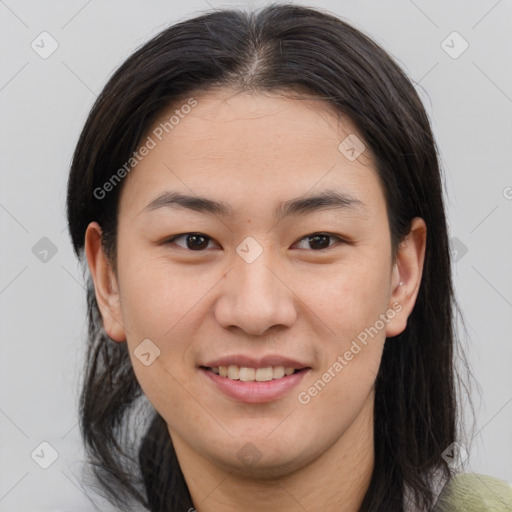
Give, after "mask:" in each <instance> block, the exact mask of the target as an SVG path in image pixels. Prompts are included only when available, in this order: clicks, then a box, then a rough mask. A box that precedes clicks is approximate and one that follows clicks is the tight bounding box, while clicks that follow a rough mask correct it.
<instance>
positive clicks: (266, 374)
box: [198, 358, 312, 404]
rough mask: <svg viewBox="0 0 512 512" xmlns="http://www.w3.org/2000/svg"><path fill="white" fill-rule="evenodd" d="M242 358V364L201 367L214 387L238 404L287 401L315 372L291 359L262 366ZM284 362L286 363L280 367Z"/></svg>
mask: <svg viewBox="0 0 512 512" xmlns="http://www.w3.org/2000/svg"><path fill="white" fill-rule="evenodd" d="M238 359H239V360H238V361H237V362H239V363H240V365H236V364H230V363H231V362H232V361H230V362H228V361H222V362H223V363H224V364H218V363H217V364H211V366H206V365H202V366H199V368H198V369H199V371H200V372H201V374H203V375H204V376H205V377H206V378H207V379H208V380H207V383H209V385H210V387H211V385H212V384H213V389H214V390H215V391H220V392H221V393H222V394H223V395H224V396H225V397H228V398H230V399H232V400H233V399H234V400H235V401H237V402H245V403H253V404H254V403H263V402H271V401H274V400H278V399H282V398H285V397H286V396H287V395H289V393H290V392H291V390H292V389H293V388H294V387H296V386H298V385H299V383H300V382H301V381H302V379H303V378H304V377H305V376H306V375H307V374H308V373H309V371H310V370H312V368H311V367H309V366H303V365H302V364H300V363H297V362H295V361H290V360H282V359H280V360H274V364H272V362H271V361H266V362H265V361H263V364H262V362H259V363H256V362H254V361H248V360H245V361H244V360H242V361H241V360H240V359H242V358H238ZM251 362H252V366H251ZM283 362H284V363H285V364H279V363H283ZM228 363H229V364H228ZM285 365H286V366H285ZM292 365H293V366H292Z"/></svg>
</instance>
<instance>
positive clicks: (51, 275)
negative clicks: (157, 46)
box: [0, 0, 512, 512]
mask: <svg viewBox="0 0 512 512" xmlns="http://www.w3.org/2000/svg"><path fill="white" fill-rule="evenodd" d="M296 3H302V2H296ZM304 3H305V2H304ZM305 4H306V3H305ZM261 5H263V3H262V2H251V3H249V2H237V3H235V2H228V3H220V2H217V1H216V0H208V2H207V1H206V0H188V1H187V2H169V1H162V0H153V1H151V2H143V1H142V0H138V1H134V0H130V1H127V0H111V1H109V2H101V1H99V0H89V1H85V0H68V1H66V2H58V1H43V2H36V1H24V0H5V1H0V22H1V30H0V56H1V66H0V108H1V110H0V112H1V117H0V130H1V131H0V158H1V173H2V177H1V180H2V181H1V188H0V222H1V241H2V243H1V246H0V247H1V265H0V307H1V314H2V316H1V327H0V329H1V358H0V454H1V457H0V511H5V512H28V511H34V510H38V511H50V510H53V511H55V510H74V511H89V510H100V509H101V510H107V509H108V506H107V505H105V504H104V503H101V502H100V501H99V500H98V499H96V498H95V503H96V505H93V504H92V503H91V502H90V501H88V499H87V498H86V496H85V494H84V492H83V490H82V489H81V484H80V479H79V468H80V460H81V457H82V448H81V441H80V436H79V431H78V428H77V413H76V409H77V403H76V401H77V396H78V383H79V378H80V372H81V368H82V365H83V346H84V339H85V325H86V324H85V292H84V284H83V280H82V273H81V270H80V267H79V265H78V262H77V260H76V259H75V257H74V254H73V252H72V249H71V244H70V241H69V238H68V233H67V230H66V220H65V196H66V181H67V174H68V170H69V164H70V159H71V156H72V152H73V150H74V146H75V144H76V142H77V139H78V136H79V133H80V131H81V129H82V126H83V123H84V121H85V118H86V116H87V114H88V111H89V109H90V108H91V106H92V104H93V102H94V100H95V98H96V96H97V95H98V93H99V92H100V91H101V89H102V87H103V86H104V85H105V83H106V81H107V79H108V77H109V76H110V75H111V74H112V72H113V71H114V70H115V69H116V68H117V67H118V66H119V65H120V64H121V63H122V61H124V59H125V58H127V57H128V56H129V55H130V54H131V53H132V52H133V51H134V50H135V49H136V48H137V47H138V46H140V45H141V44H143V43H144V42H145V41H147V40H148V39H149V38H150V37H152V36H153V35H155V34H156V33H158V32H159V31H160V30H162V29H163V28H165V27H167V26H168V25H169V24H171V23H173V22H176V21H178V20H181V19H184V18H187V17H190V16H192V15H194V14H199V13H200V12H204V11H207V10H210V9H211V8H212V7H214V8H219V7H225V6H244V7H246V8H247V7H257V6H261ZM307 5H310V6H313V7H315V6H316V7H320V8H324V9H328V10H330V11H331V12H333V13H335V14H337V15H339V16H341V17H343V18H345V19H346V20H347V21H349V22H351V23H352V24H354V25H355V26H356V27H357V28H359V29H361V30H363V31H364V32H365V33H367V34H369V35H370V36H371V37H372V38H373V39H374V40H375V41H376V42H377V43H379V44H380V45H382V46H383V47H384V48H385V49H386V50H387V51H389V52H390V53H391V54H392V55H393V56H394V57H395V59H396V60H397V61H398V62H399V64H400V65H401V66H402V67H403V68H404V69H405V71H406V72H407V74H408V75H409V76H410V78H411V79H412V80H413V81H414V83H415V84H416V86H417V89H418V91H419V93H420V95H421V98H422V100H423V101H424V103H425V106H426V108H427V111H428V113H429V115H430V117H431V120H432V125H433V129H434V134H435V137H436V139H437V143H438V145H439V150H440V154H441V160H442V166H443V170H444V173H445V180H446V188H447V198H446V199H447V208H448V219H449V229H450V237H451V241H452V248H453V256H454V276H455V284H456V290H457V296H458V299H459V302H460V305H461V307H462V311H463V314H464V318H465V321H466V325H467V327H468V332H469V338H467V339H464V344H465V346H467V352H468V357H469V360H470V363H471V365H472V370H473V373H474V376H475V378H476V381H477V382H478V384H479V386H480V392H481V399H480V398H479V395H478V393H475V394H474V400H475V403H476V406H477V418H476V429H475V432H474V436H473V438H472V440H471V441H472V446H471V450H470V451H469V465H468V467H469V470H470V471H476V472H481V473H486V474H489V475H492V476H495V477H498V478H502V479H504V480H508V481H509V482H512V436H511V434H512V428H511V427H512V372H511V371H510V368H511V366H512V343H511V334H510V333H511V329H512V265H511V262H512V236H511V235H512V222H511V220H512V171H511V169H512V150H511V141H512V124H511V119H512V81H511V78H512V70H511V66H510V55H512V42H511V38H510V27H511V26H512V3H511V2H510V1H506V0H504V1H499V0H498V1H496V0H479V1H475V0H470V1H468V0H459V1H452V2H446V1H441V0H428V1H427V0H415V1H412V0H392V1H382V0H359V1H339V0H338V1H334V0H333V1H329V0H324V1H310V2H308V3H307ZM42 32H46V33H47V34H43V35H41V33H42ZM454 32H456V33H455V34H454ZM41 39H43V41H44V43H41ZM56 45H58V46H56ZM54 47H55V48H56V49H55V51H53V53H51V55H46V53H49V52H51V51H52V50H53V49H54ZM45 52H46V53H45ZM430 236H434V237H435V233H431V235H430ZM45 251H46V252H45ZM476 391H478V390H476ZM41 443H48V445H49V446H48V445H46V444H43V445H41ZM55 457H57V458H56V460H55V461H54V462H53V463H52V461H53V458H55ZM50 463H51V465H49V467H48V468H47V469H44V468H43V467H41V466H44V465H48V464H50Z"/></svg>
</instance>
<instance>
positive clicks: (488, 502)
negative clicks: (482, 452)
mask: <svg viewBox="0 0 512 512" xmlns="http://www.w3.org/2000/svg"><path fill="white" fill-rule="evenodd" d="M511 510H512V485H511V484H510V483H508V482H505V481H503V480H500V479H498V478H495V477H492V476H489V475H483V474H479V473H459V474H457V475H455V476H453V477H452V478H451V479H450V480H449V481H448V482H447V483H446V484H445V485H444V487H443V489H442V491H441V493H440V494H439V498H438V500H437V502H436V505H435V507H434V512H459V511H460V512H484V511H492V512H510V511H511Z"/></svg>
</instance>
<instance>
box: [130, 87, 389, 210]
mask: <svg viewBox="0 0 512 512" xmlns="http://www.w3.org/2000/svg"><path fill="white" fill-rule="evenodd" d="M190 105H194V106H193V107H190ZM149 141H151V144H149ZM145 143H147V145H148V146H149V145H151V146H152V149H151V150H150V151H148V152H147V154H146V156H144V158H142V159H141V161H140V163H138V164H137V165H136V167H134V168H133V170H132V171H131V172H130V173H129V175H128V177H127V183H125V184H124V187H123V188H124V189H126V190H123V193H122V196H124V199H123V197H122V202H125V204H129V205H133V206H134V207H136V208H138V209H139V210H141V209H142V208H144V207H145V206H146V205H147V204H148V203H149V202H150V201H151V200H154V198H155V193H156V192H157V191H159V192H160V193H161V192H163V191H164V190H171V191H176V190H177V191H181V192H186V193H187V194H189V195H190V194H192V195H193V194H197V195H201V196H209V197H211V196H212V192H213V193H214V195H216V196H217V197H218V198H219V199H220V198H221V196H222V199H223V200H225V199H226V198H228V200H229V197H232V198H238V199H239V200H243V199H244V197H245V200H250V201H252V202H254V201H258V202H259V203H260V204H262V205H264V204H266V202H267V201H271V202H272V203H273V204H274V201H273V199H275V200H276V201H277V200H279V201H280V202H283V201H286V199H287V197H288V196H290V197H292V196H293V197H296V196H300V195H305V194H307V193H308V192H313V191H314V189H315V188H319V189H320V188H321V189H322V190H326V189H329V188H335V189H337V190H340V187H341V188H343V191H345V192H347V193H348V194H349V195H352V196H358V195H362V196H367V200H368V201H370V202H374V203H375V201H378V200H379V197H371V196H372V195H373V196H379V195H380V196H381V197H380V200H382V199H383V196H382V193H381V192H382V191H381V190H380V183H379V180H378V175H377V173H376V171H375V167H374V164H373V158H372V155H371V152H370V149H369V148H367V147H365V146H364V143H363V141H362V138H361V136H359V135H358V134H357V130H356V129H355V127H354V126H353V125H352V123H351V122H350V120H349V119H348V118H346V117H345V116H342V115H340V114H339V113H338V112H336V111H335V110H334V109H333V107H332V106H330V105H328V104H327V103H326V102H325V101H321V100H318V99H313V98H312V97H304V96H301V97H298V96H297V94H295V95H292V96H291V95H290V93H289V92H286V93H261V92H258V93H255V92H242V93H241V92H237V91H233V90H230V89H218V90H213V91H208V92H200V93H197V94H191V95H190V96H189V97H187V98H184V99H182V100H181V101H180V102H174V104H173V105H172V106H170V107H168V108H167V109H165V110H164V111H162V112H161V114H160V115H159V117H158V118H157V120H156V121H155V122H154V123H153V124H152V126H151V127H150V128H149V130H147V132H146V134H145V135H144V136H143V137H142V145H144V144H145ZM347 149H348V150H352V152H350V151H349V152H347ZM361 149H364V152H362V153H361V154H360V155H359V156H358V155H357V153H359V151H360V150H361ZM355 151H357V153H356V154H355V156H358V157H357V158H355V157H354V152H355ZM269 204H270V203H269ZM377 206H378V205H377Z"/></svg>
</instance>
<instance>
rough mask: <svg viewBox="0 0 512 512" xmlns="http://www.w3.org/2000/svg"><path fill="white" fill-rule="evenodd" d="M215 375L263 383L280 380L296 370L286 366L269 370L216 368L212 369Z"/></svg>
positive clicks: (233, 367)
mask: <svg viewBox="0 0 512 512" xmlns="http://www.w3.org/2000/svg"><path fill="white" fill-rule="evenodd" d="M211 370H212V372H213V373H216V374H217V375H220V376H221V377H227V378H228V379H232V380H243V381H250V380H256V381H259V382H263V381H266V380H272V379H280V378H282V377H284V376H285V375H291V374H292V373H293V372H294V371H295V368H292V367H291V366H290V367H286V368H285V367H284V366H268V367H267V368H247V367H245V366H241V367H240V366H235V365H229V366H214V367H212V368H211Z"/></svg>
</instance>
